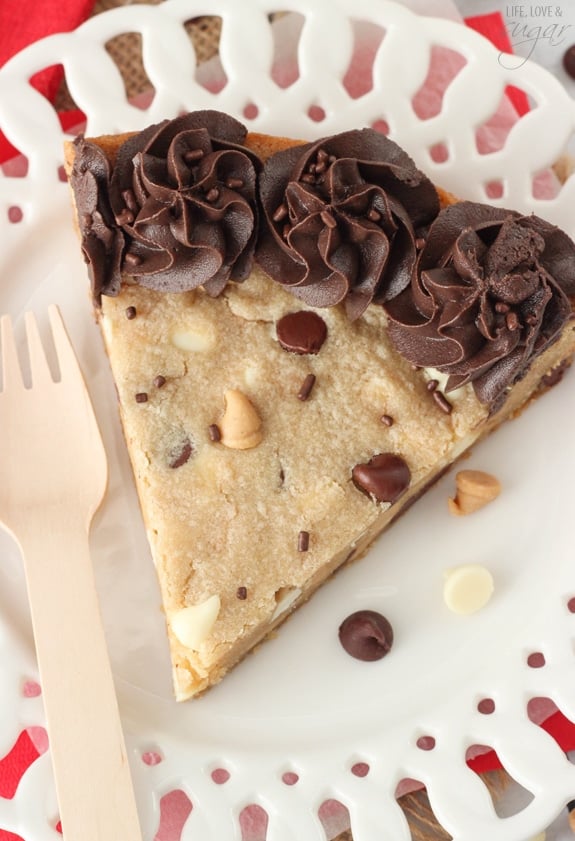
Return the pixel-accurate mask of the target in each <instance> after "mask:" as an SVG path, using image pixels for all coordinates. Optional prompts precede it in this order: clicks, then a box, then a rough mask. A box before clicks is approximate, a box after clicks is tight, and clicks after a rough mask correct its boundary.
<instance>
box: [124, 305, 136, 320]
mask: <svg viewBox="0 0 575 841" xmlns="http://www.w3.org/2000/svg"><path fill="white" fill-rule="evenodd" d="M125 312H126V318H127V319H128V321H131V320H132V319H133V318H135V317H136V315H137V312H136V307H126V310H125Z"/></svg>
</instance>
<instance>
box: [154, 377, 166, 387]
mask: <svg viewBox="0 0 575 841" xmlns="http://www.w3.org/2000/svg"><path fill="white" fill-rule="evenodd" d="M154 385H155V386H156V388H162V387H163V386H165V385H166V378H165V377H163V376H162V375H161V374H158V376H157V377H154Z"/></svg>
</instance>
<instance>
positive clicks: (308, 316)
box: [276, 310, 327, 354]
mask: <svg viewBox="0 0 575 841" xmlns="http://www.w3.org/2000/svg"><path fill="white" fill-rule="evenodd" d="M276 330H277V337H278V341H279V343H280V345H281V346H282V347H283V348H284V350H289V351H291V352H292V353H302V354H303V353H318V352H319V350H320V348H321V346H322V345H323V343H324V342H325V340H326V338H327V325H326V323H325V321H324V320H323V318H321V316H319V315H318V314H317V313H315V312H311V311H310V310H298V311H297V312H290V313H288V314H287V315H284V316H283V318H280V320H279V321H278V323H277V325H276Z"/></svg>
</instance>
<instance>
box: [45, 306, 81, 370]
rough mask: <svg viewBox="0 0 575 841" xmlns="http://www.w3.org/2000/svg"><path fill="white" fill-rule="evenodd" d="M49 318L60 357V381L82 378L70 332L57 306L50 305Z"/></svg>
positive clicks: (57, 354) (57, 353)
mask: <svg viewBox="0 0 575 841" xmlns="http://www.w3.org/2000/svg"><path fill="white" fill-rule="evenodd" d="M48 316H49V319H50V326H51V328H52V337H53V339H54V347H55V348H56V356H57V357H58V366H59V368H60V379H61V380H66V379H70V378H71V377H73V376H74V377H78V376H79V377H80V378H81V379H83V377H82V373H81V371H80V366H79V365H78V359H77V358H76V354H75V353H74V349H73V347H72V343H71V342H70V337H69V336H68V331H67V330H66V327H65V325H64V322H63V320H62V315H61V313H60V310H59V309H58V307H57V306H56V304H50V306H49V307H48Z"/></svg>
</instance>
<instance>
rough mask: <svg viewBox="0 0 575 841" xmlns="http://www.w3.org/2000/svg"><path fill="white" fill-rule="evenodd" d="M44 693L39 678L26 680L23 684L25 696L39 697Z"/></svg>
mask: <svg viewBox="0 0 575 841" xmlns="http://www.w3.org/2000/svg"><path fill="white" fill-rule="evenodd" d="M41 694H42V687H41V686H40V684H39V683H38V681H37V680H25V681H24V683H23V684H22V695H23V696H24V698H37V697H38V696H39V695H41Z"/></svg>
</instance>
